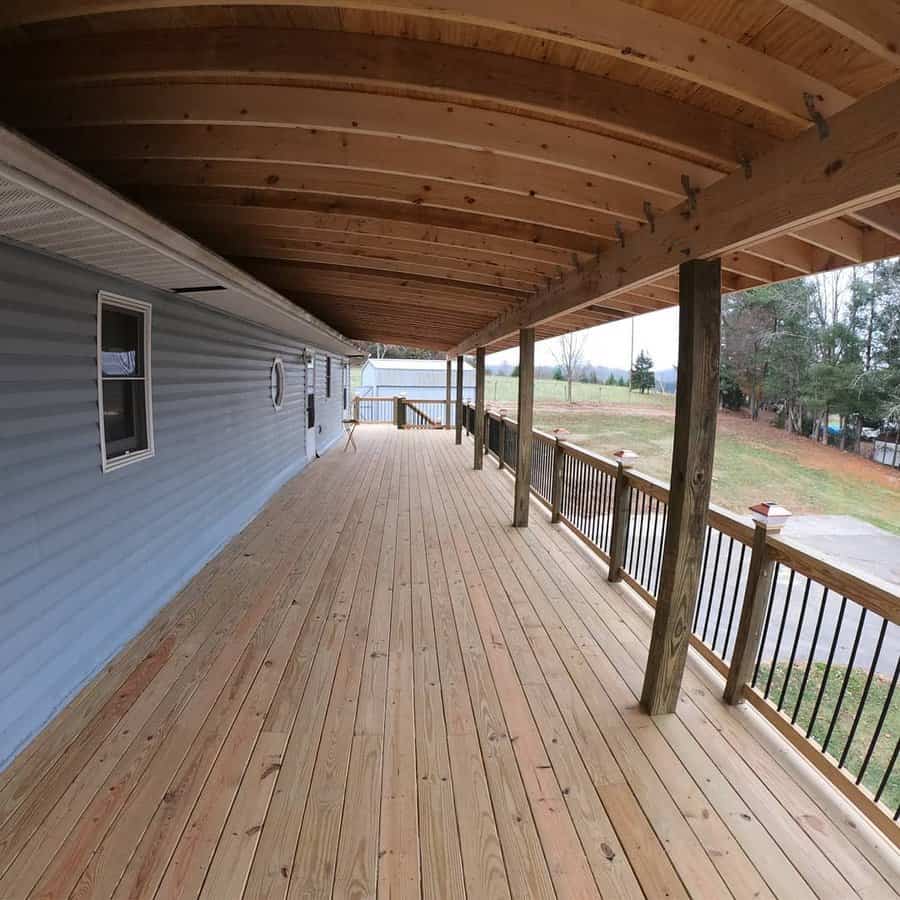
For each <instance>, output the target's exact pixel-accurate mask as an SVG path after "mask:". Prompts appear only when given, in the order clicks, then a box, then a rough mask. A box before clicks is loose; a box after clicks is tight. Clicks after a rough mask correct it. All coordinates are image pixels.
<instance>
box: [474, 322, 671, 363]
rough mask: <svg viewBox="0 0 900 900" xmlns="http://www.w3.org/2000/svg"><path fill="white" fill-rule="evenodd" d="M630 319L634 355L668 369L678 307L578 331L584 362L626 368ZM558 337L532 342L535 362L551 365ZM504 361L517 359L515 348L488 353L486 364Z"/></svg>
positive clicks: (628, 352)
mask: <svg viewBox="0 0 900 900" xmlns="http://www.w3.org/2000/svg"><path fill="white" fill-rule="evenodd" d="M632 322H634V355H635V357H636V356H637V355H638V353H640V351H641V350H646V351H647V352H648V353H649V354H650V357H651V359H652V360H653V366H654V368H656V369H659V370H662V369H670V368H672V366H674V365H675V363H676V362H677V361H678V307H677V306H673V307H671V308H669V309H661V310H658V311H657V312H652V313H647V314H646V315H643V316H636V317H635V318H633V319H623V320H622V321H621V322H610V323H609V324H608V325H598V326H597V327H596V328H588V329H587V330H586V331H584V332H581V333H582V334H584V335H585V338H586V340H585V345H584V356H585V360H586V361H587V362H590V363H593V364H594V365H597V366H608V367H609V368H611V369H626V370H627V369H629V368H630V365H629V356H630V352H631V323H632ZM557 342H558V339H553V340H547V341H540V342H539V343H538V344H536V345H535V351H534V358H535V364H536V365H539V366H549V365H553V364H554V359H553V347H554V345H555V344H557ZM504 360H507V361H508V362H510V363H512V364H513V365H515V364H516V363H517V362H518V360H519V350H518V348H516V347H514V348H512V349H510V350H503V351H502V352H500V353H492V354H490V355H489V356H488V358H487V362H488V364H489V365H490V364H497V363H499V362H503V361H504Z"/></svg>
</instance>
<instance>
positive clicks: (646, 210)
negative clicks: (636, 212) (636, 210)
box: [644, 200, 656, 234]
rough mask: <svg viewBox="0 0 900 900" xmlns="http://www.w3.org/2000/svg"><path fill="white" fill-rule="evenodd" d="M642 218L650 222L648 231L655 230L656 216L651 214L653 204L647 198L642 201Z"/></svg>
mask: <svg viewBox="0 0 900 900" xmlns="http://www.w3.org/2000/svg"><path fill="white" fill-rule="evenodd" d="M644 218H645V219H646V220H647V222H648V223H649V224H650V233H651V234H654V233H655V232H656V216H655V215H654V214H653V205H652V204H651V203H650V201H649V200H645V201H644Z"/></svg>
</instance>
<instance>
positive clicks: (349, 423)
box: [341, 419, 359, 453]
mask: <svg viewBox="0 0 900 900" xmlns="http://www.w3.org/2000/svg"><path fill="white" fill-rule="evenodd" d="M341 423H342V424H343V426H344V431H346V432H347V443H346V444H344V453H346V452H347V450H349V449H350V446H351V445H352V446H353V452H354V453H356V441H354V440H353V432H354V431H356V426H357V425H359V419H342V420H341Z"/></svg>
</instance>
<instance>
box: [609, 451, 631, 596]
mask: <svg viewBox="0 0 900 900" xmlns="http://www.w3.org/2000/svg"><path fill="white" fill-rule="evenodd" d="M613 455H614V456H615V458H616V462H617V463H618V469H617V470H616V487H615V493H614V494H613V508H612V517H613V520H612V528H611V529H610V537H609V573H608V575H607V579H608V580H609V581H619V580H620V579H621V578H622V567H623V565H624V564H625V542H626V541H627V540H628V525H629V520H630V518H631V482H630V481H629V480H628V470H629V469H631V468H633V467H634V464H635V463H636V462H637V459H638V455H637V453H634V452H633V451H631V450H617V451H616V452H615V453H614V454H613Z"/></svg>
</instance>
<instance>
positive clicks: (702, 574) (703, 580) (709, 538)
mask: <svg viewBox="0 0 900 900" xmlns="http://www.w3.org/2000/svg"><path fill="white" fill-rule="evenodd" d="M711 541H712V528H710V526H709V525H707V526H706V547H705V549H704V550H703V565H702V566H701V568H700V587H699V588H698V589H697V606H696V609H695V610H694V624H693V625H692V626H691V631H693V632H694V634H696V633H697V625H699V623H700V607H701V605H702V603H703V586H704V585H705V584H706V564H707V562H709V545H710V542H711Z"/></svg>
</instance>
